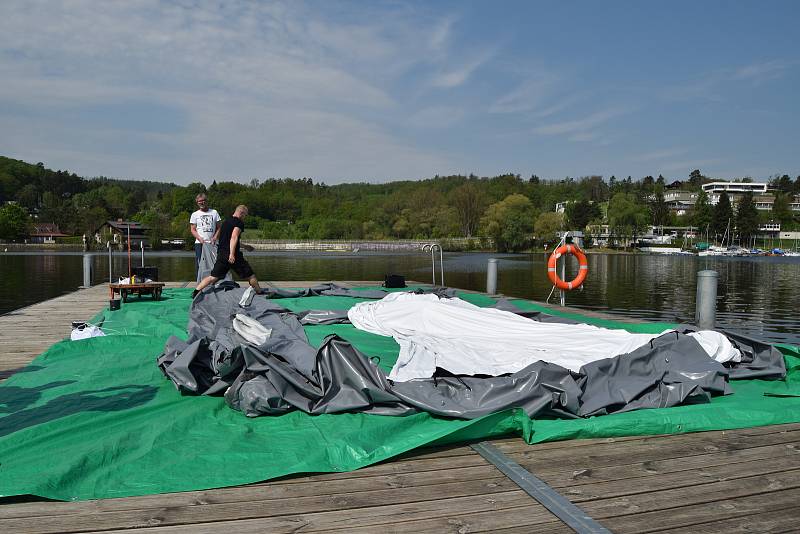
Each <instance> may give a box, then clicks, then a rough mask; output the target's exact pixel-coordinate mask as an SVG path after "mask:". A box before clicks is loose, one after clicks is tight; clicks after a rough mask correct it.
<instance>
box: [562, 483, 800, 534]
mask: <svg viewBox="0 0 800 534" xmlns="http://www.w3.org/2000/svg"><path fill="white" fill-rule="evenodd" d="M692 482H694V483H692ZM654 486H655V485H653V486H650V487H649V488H648V489H644V488H631V487H630V485H628V488H627V489H626V488H623V487H621V485H618V486H617V487H616V488H613V489H611V490H610V491H607V492H606V493H605V494H604V497H603V498H597V497H596V496H592V498H591V500H586V501H585V502H582V503H581V505H580V506H581V508H583V509H584V510H585V511H586V512H587V513H588V514H589V515H590V516H592V517H594V518H595V519H604V518H610V517H617V516H624V515H633V514H642V515H646V514H647V513H652V512H654V511H658V510H669V509H674V508H679V507H685V506H695V505H699V504H705V503H714V502H718V501H724V500H728V499H734V498H743V497H749V496H754V495H761V494H763V493H781V492H782V491H785V490H796V489H798V488H800V471H798V470H796V469H794V470H790V471H786V472H778V473H770V474H767V475H756V476H750V477H742V478H738V479H732V480H720V481H713V482H708V483H704V482H703V481H702V480H700V479H694V480H692V479H690V478H687V479H686V481H685V483H683V484H679V485H674V486H673V487H669V489H664V490H656V489H653V487H654ZM584 497H585V496H584ZM576 500H577V499H576ZM745 500H746V499H745ZM757 501H758V502H759V503H761V502H762V501H763V500H762V499H757ZM754 511H757V510H754ZM648 521H649V520H647V519H642V520H641V521H639V522H638V528H640V529H641V528H645V527H646V526H647V522H648Z"/></svg>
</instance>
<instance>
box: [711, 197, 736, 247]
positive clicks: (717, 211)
mask: <svg viewBox="0 0 800 534" xmlns="http://www.w3.org/2000/svg"><path fill="white" fill-rule="evenodd" d="M732 219H733V208H732V207H731V199H730V198H728V193H726V192H725V191H723V192H722V193H721V194H720V195H719V202H717V205H716V206H714V210H713V211H712V214H711V231H712V233H713V234H714V235H715V236H724V235H725V231H726V230H727V229H728V225H729V224H730V222H731V220H732Z"/></svg>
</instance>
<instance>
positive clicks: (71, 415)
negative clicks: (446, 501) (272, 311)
mask: <svg viewBox="0 0 800 534" xmlns="http://www.w3.org/2000/svg"><path fill="white" fill-rule="evenodd" d="M190 294H191V290H190V289H170V290H165V292H164V298H163V300H161V301H158V302H154V301H151V300H149V299H142V300H141V301H140V300H134V301H132V302H130V303H128V304H125V305H124V306H123V308H122V310H120V311H114V312H110V311H104V312H102V313H100V314H99V315H98V316H97V317H96V318H95V319H94V320H93V322H94V323H97V322H100V321H101V320H104V329H105V330H106V332H107V333H109V334H111V335H108V336H107V337H98V338H91V339H87V340H82V341H68V340H66V341H62V342H60V343H56V344H55V345H53V346H52V347H51V348H50V349H49V350H48V351H47V352H45V353H44V354H42V355H41V356H40V357H38V358H37V359H36V360H34V362H33V363H32V364H31V365H30V366H28V367H26V368H25V369H23V370H22V371H21V372H19V373H17V374H15V375H14V376H12V377H11V378H9V379H8V380H6V381H5V382H3V383H2V384H0V496H10V495H22V494H32V495H38V496H41V497H48V498H53V499H63V500H73V499H78V500H79V499H96V498H108V497H124V496H133V495H144V494H153V493H164V492H171V491H187V490H198V489H207V488H215V487H222V486H232V485H238V484H245V483H249V482H256V481H261V480H266V479H270V478H275V477H279V476H284V475H289V474H293V473H303V472H332V471H348V470H352V469H357V468H359V467H363V466H366V465H369V464H372V463H375V462H378V461H381V460H384V459H387V458H391V457H392V456H396V455H398V454H401V453H403V452H405V451H408V450H410V449H414V448H416V447H420V446H423V445H430V444H434V443H435V444H442V443H449V442H457V441H464V440H475V439H480V438H486V437H491V436H499V435H503V434H516V435H520V436H521V437H523V438H524V439H525V440H526V441H528V442H529V443H535V442H540V441H548V440H559V439H570V438H588V437H605V436H624V435H644V434H665V433H678V432H693V431H699V430H714V429H717V430H719V429H728V428H741V427H750V426H759V425H769V424H778V423H788V422H797V421H800V351H799V350H798V349H797V348H795V347H791V346H787V345H782V346H780V349H781V351H782V352H783V353H784V355H785V358H786V360H787V367H788V368H789V375H788V377H787V379H786V381H779V382H774V381H772V382H770V381H761V380H747V381H734V382H733V383H732V386H733V389H734V391H735V393H734V394H733V395H730V396H727V397H717V398H714V399H713V401H712V402H711V403H710V404H696V405H688V406H680V407H676V408H668V409H656V410H639V411H634V412H628V413H622V414H616V415H606V416H600V417H594V418H589V419H573V420H561V419H535V420H531V419H528V418H527V417H526V416H525V415H524V414H523V413H522V412H521V411H514V412H505V413H499V414H495V415H492V416H488V417H485V418H483V419H478V420H469V421H467V420H450V419H442V418H436V417H432V416H430V415H428V414H425V413H421V414H417V415H413V416H410V417H388V416H377V415H365V414H337V415H319V416H310V415H307V414H305V413H301V412H293V413H289V414H286V415H282V416H279V417H259V418H254V419H249V418H247V417H245V416H244V415H242V414H241V413H240V412H236V411H234V410H231V409H229V408H228V407H227V406H226V405H225V402H224V400H223V399H222V398H220V397H188V396H181V395H180V394H179V393H178V391H176V390H175V388H174V387H173V385H172V383H171V382H169V381H168V380H167V379H165V378H164V377H163V376H162V375H161V373H160V371H159V370H158V368H157V367H156V365H155V357H156V356H157V355H158V354H159V353H160V352H161V351H162V349H163V347H164V343H165V341H166V339H167V337H169V336H170V335H176V336H179V337H182V338H185V337H186V332H185V329H186V324H187V320H188V310H189V304H190ZM462 297H463V298H465V299H466V300H469V301H471V302H473V303H474V304H478V305H490V304H492V303H494V301H493V300H492V299H490V298H489V297H486V296H484V295H474V294H464V295H462ZM359 301H360V300H359V299H353V298H348V297H305V298H297V299H282V300H281V301H280V303H281V304H282V305H284V306H286V307H287V308H290V309H292V310H297V311H299V310H306V309H346V308H349V307H350V306H352V305H353V304H355V303H356V302H359ZM514 303H515V304H516V305H517V306H519V307H521V308H526V309H542V311H545V310H544V309H543V308H541V307H540V306H538V305H537V304H535V303H531V302H526V301H520V300H515V301H514ZM546 311H550V310H546ZM573 317H574V314H573ZM577 318H579V319H581V320H584V321H585V322H589V323H592V324H597V325H598V326H605V327H611V328H625V329H628V330H631V331H638V332H645V331H646V332H660V331H662V330H663V329H664V328H666V327H669V326H670V325H667V324H663V323H659V324H654V323H648V324H637V325H632V324H623V323H617V322H613V321H608V320H596V319H592V318H586V317H581V316H578V317H577ZM306 332H307V334H308V337H309V341H310V342H311V343H312V344H315V345H319V343H320V342H321V341H322V339H323V338H324V337H325V336H327V335H328V334H331V333H336V334H338V335H340V336H341V337H343V338H345V339H347V340H348V341H350V342H352V343H353V344H354V345H356V346H357V347H358V348H359V349H360V350H361V351H362V352H364V353H365V354H367V355H369V356H377V357H378V358H380V365H381V366H382V367H383V368H384V369H386V370H387V371H388V370H389V369H390V368H391V367H392V365H393V364H394V361H395V359H396V357H397V352H398V346H397V344H396V343H395V342H394V340H392V339H390V338H385V337H381V336H376V335H373V334H368V333H365V332H361V331H359V330H356V329H355V328H354V327H352V326H350V325H331V326H309V327H306ZM21 335H24V334H21Z"/></svg>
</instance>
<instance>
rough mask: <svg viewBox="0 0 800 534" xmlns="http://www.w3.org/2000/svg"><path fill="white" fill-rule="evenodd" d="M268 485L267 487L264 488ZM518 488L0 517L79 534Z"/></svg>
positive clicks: (455, 487)
mask: <svg viewBox="0 0 800 534" xmlns="http://www.w3.org/2000/svg"><path fill="white" fill-rule="evenodd" d="M268 488H269V487H267V489H268ZM509 491H511V492H517V491H520V490H519V489H518V488H517V486H516V485H515V484H514V483H513V482H512V481H510V480H508V479H507V478H505V477H504V476H503V475H502V474H500V473H498V476H496V477H494V478H489V479H484V480H475V481H459V482H455V483H444V484H435V485H428V486H418V487H412V488H390V489H379V490H371V491H361V492H356V493H338V494H333V495H321V496H316V495H315V496H308V497H295V498H292V499H283V498H278V499H271V498H264V499H262V500H248V501H244V502H239V501H235V502H226V503H224V504H217V503H214V502H208V503H197V504H193V505H188V506H174V505H172V503H168V504H162V506H160V507H158V508H148V509H142V510H121V511H109V512H89V513H76V514H56V515H46V516H45V515H40V516H36V517H31V518H8V519H1V520H0V531H2V532H26V533H30V534H34V533H37V534H41V533H50V532H82V531H86V530H108V529H114V528H117V529H118V528H140V527H146V526H152V525H181V524H192V523H195V522H196V521H197V520H198V518H202V520H203V521H232V520H239V519H253V518H268V517H279V516H285V515H298V514H308V513H315V512H326V511H335V510H358V509H360V508H369V507H375V506H386V505H395V504H403V503H415V502H421V501H431V500H434V501H438V500H441V499H446V498H453V497H466V496H483V497H486V496H488V495H491V494H496V493H507V492H509Z"/></svg>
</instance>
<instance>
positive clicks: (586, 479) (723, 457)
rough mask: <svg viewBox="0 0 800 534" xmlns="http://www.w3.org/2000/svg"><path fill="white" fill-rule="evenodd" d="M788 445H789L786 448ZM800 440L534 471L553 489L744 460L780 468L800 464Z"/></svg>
mask: <svg viewBox="0 0 800 534" xmlns="http://www.w3.org/2000/svg"><path fill="white" fill-rule="evenodd" d="M790 445H791V447H790ZM798 447H800V442H796V443H794V444H788V445H787V444H776V445H765V446H763V447H754V448H750V449H744V450H740V451H734V452H732V453H715V454H704V455H699V456H688V457H682V458H670V459H667V460H653V461H650V460H645V461H642V462H636V463H631V464H626V465H614V466H605V467H593V466H592V467H585V468H582V467H580V466H571V467H570V468H569V469H564V466H558V465H556V466H551V467H550V468H548V469H544V470H541V471H539V472H537V473H536V475H537V476H539V478H541V479H543V480H545V481H546V482H547V483H548V484H549V485H551V486H553V487H555V488H561V487H571V486H573V485H574V484H576V483H580V484H582V485H590V484H594V483H599V482H608V481H614V480H629V481H631V482H632V483H637V484H638V483H639V482H638V481H637V480H636V479H639V478H647V477H651V476H653V475H662V474H678V473H686V472H688V471H691V472H694V473H702V474H703V476H709V477H711V476H726V475H725V470H726V469H731V468H732V467H734V466H735V465H736V464H739V463H745V462H764V465H773V464H776V465H778V466H783V467H800V454H799V453H798Z"/></svg>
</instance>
